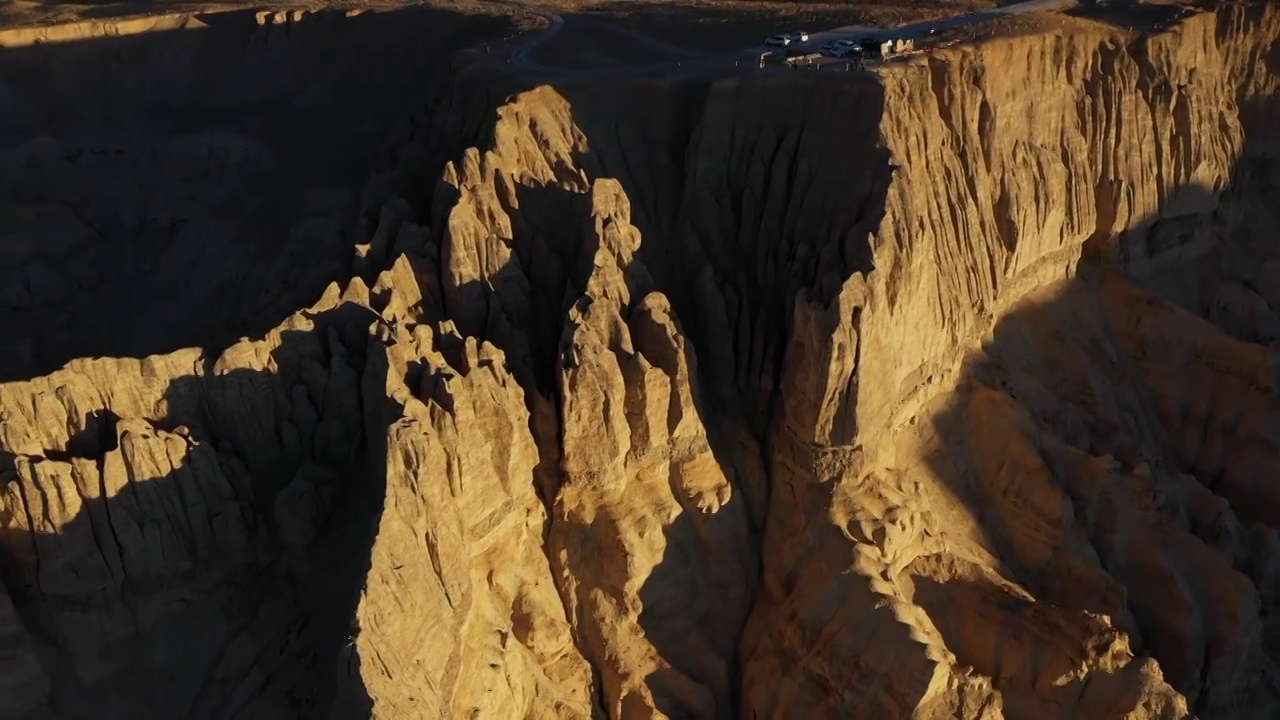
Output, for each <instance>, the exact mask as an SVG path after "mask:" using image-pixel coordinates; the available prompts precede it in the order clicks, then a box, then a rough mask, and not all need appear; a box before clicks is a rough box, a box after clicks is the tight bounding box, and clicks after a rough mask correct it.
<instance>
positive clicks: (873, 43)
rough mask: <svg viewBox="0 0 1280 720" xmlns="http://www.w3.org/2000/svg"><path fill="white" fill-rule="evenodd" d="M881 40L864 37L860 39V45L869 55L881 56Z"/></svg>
mask: <svg viewBox="0 0 1280 720" xmlns="http://www.w3.org/2000/svg"><path fill="white" fill-rule="evenodd" d="M880 44H881V43H880V41H879V40H877V39H875V38H873V37H864V38H862V39H861V40H859V41H858V47H860V48H862V52H863V54H864V55H866V56H867V57H879V56H880Z"/></svg>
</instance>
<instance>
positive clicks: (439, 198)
mask: <svg viewBox="0 0 1280 720" xmlns="http://www.w3.org/2000/svg"><path fill="white" fill-rule="evenodd" d="M797 75H800V74H799V73H785V72H784V73H781V74H768V73H766V74H758V75H757V74H751V75H744V76H740V77H733V78H721V79H714V80H711V79H692V78H687V79H680V80H666V81H656V80H634V81H626V82H619V83H613V84H611V85H609V86H601V85H600V84H592V83H581V84H562V85H559V86H557V87H555V88H552V87H546V86H544V87H538V88H533V89H519V88H513V87H511V86H510V85H509V84H507V82H508V81H502V80H499V79H496V78H494V77H493V76H492V75H490V74H489V73H488V72H487V71H485V70H483V69H477V68H472V69H470V70H462V71H460V72H459V73H458V74H457V77H456V79H455V84H454V87H453V92H452V94H451V95H450V99H449V100H448V101H447V102H443V103H441V104H440V105H438V106H437V107H435V108H433V110H432V113H431V114H430V116H429V117H427V118H424V119H423V120H422V122H421V123H420V125H419V127H418V128H417V129H416V130H415V132H414V134H413V139H412V142H411V143H409V144H408V145H407V146H406V147H405V149H404V150H403V152H402V154H401V157H400V162H399V165H398V166H397V167H396V168H395V169H394V170H392V171H390V172H388V173H385V174H383V175H380V176H378V177H375V178H374V179H373V180H372V181H371V182H370V183H369V185H368V186H367V188H366V192H365V195H364V199H363V205H362V207H363V210H362V213H361V217H360V219H359V221H358V224H359V225H360V230H359V234H360V235H361V236H362V237H361V239H362V240H363V242H360V244H359V245H358V246H357V247H356V248H355V260H354V266H353V267H354V270H355V274H354V276H353V277H352V278H351V279H350V280H349V281H345V282H343V283H333V284H331V285H330V286H329V287H328V289H327V290H326V291H325V292H324V294H323V296H322V297H321V298H320V299H319V300H318V301H317V302H316V303H314V304H313V305H312V306H311V307H309V308H307V309H305V310H301V311H299V312H297V313H295V314H293V315H292V316H291V317H289V318H288V319H287V320H285V322H284V323H283V324H281V325H280V326H279V327H277V328H275V329H274V330H272V331H270V332H269V333H267V334H266V335H265V336H264V337H261V338H257V339H250V340H243V341H241V342H239V343H238V344H235V345H234V346H232V347H231V348H229V349H227V350H226V351H225V352H222V353H220V354H217V355H216V356H215V355H214V354H210V353H205V352H204V351H201V350H199V349H190V350H180V351H177V352H174V353H170V354H166V355H158V356H151V357H148V358H145V359H141V360H136V359H107V358H103V359H78V360H73V361H71V362H70V363H68V364H67V365H66V366H65V367H63V368H61V369H60V370H57V371H56V372H53V373H52V374H48V375H45V376H41V377H36V378H33V379H29V380H23V381H15V382H11V383H7V384H3V385H0V451H3V452H2V453H0V458H3V477H4V482H3V494H2V495H0V528H2V529H3V532H2V533H0V568H2V569H3V575H2V576H0V577H2V578H3V586H4V588H5V589H6V591H7V597H8V599H5V598H4V596H2V595H0V647H3V648H4V649H5V652H3V653H0V687H4V688H5V692H4V693H3V694H0V717H21V718H26V717H30V718H37V717H65V718H81V717H83V718H89V717H92V718H114V717H119V718H126V717H128V718H134V717H195V718H222V717H250V718H252V717H263V718H268V717H269V718H281V717H298V718H315V717H334V718H346V717H365V716H369V715H372V716H375V717H381V718H413V717H421V718H436V717H472V718H482V717H483V718H489V717H494V718H517V717H524V718H566V717H567V718H599V717H610V718H642V717H670V718H729V717H750V718H764V717H770V718H772V717H918V718H944V717H966V718H970V717H972V718H999V717H1005V718H1042V717H1063V718H1066V717H1072V718H1135V719H1136V718H1183V717H1189V716H1192V715H1195V716H1200V717H1205V718H1245V717H1250V718H1251V717H1270V716H1271V715H1273V714H1274V713H1275V712H1277V711H1280V685H1277V682H1276V680H1277V678H1276V668H1275V659H1276V658H1277V657H1280V627H1277V625H1276V621H1275V614H1274V612H1273V611H1272V608H1274V607H1275V603H1276V593H1277V590H1280V538H1278V537H1277V533H1276V528H1277V526H1280V507H1278V504H1280V492H1278V491H1277V490H1276V488H1275V487H1274V483H1273V482H1272V477H1273V475H1274V474H1275V465H1276V463H1277V461H1278V458H1280V446H1278V445H1277V443H1278V442H1280V425H1278V424H1277V420H1278V419H1280V418H1277V417H1276V411H1277V404H1276V401H1275V394H1274V393H1275V390H1274V387H1275V372H1274V367H1273V365H1274V362H1273V352H1274V349H1275V345H1276V341H1277V337H1280V335H1277V333H1280V330H1277V329H1276V328H1280V317H1277V316H1276V314H1275V313H1274V312H1273V311H1272V308H1274V307H1280V306H1278V305H1276V304H1275V302H1274V301H1272V300H1271V298H1270V295H1271V294H1272V293H1275V292H1276V290H1274V289H1272V288H1274V287H1276V285H1275V284H1274V283H1270V284H1268V283H1267V282H1266V276H1268V275H1270V274H1273V273H1274V268H1275V263H1276V262H1277V260H1276V258H1275V255H1274V251H1273V250H1272V249H1271V248H1270V246H1269V243H1268V241H1269V237H1268V233H1267V231H1268V230H1269V229H1270V228H1274V227H1277V226H1278V225H1277V222H1276V221H1277V220H1278V219H1280V218H1277V217H1276V215H1277V212H1278V211H1277V209H1276V207H1275V206H1274V204H1273V203H1271V202H1269V192H1270V189H1271V188H1272V187H1274V185H1273V183H1274V180H1275V179H1276V177H1277V172H1278V170H1277V165H1276V164H1275V159H1274V155H1275V150H1276V149H1277V147H1278V145H1277V140H1278V139H1280V136H1278V134H1277V130H1276V128H1278V127H1280V123H1277V122H1276V120H1277V108H1278V107H1280V105H1277V100H1276V98H1275V93H1276V91H1277V87H1278V86H1280V10H1276V9H1273V8H1272V7H1269V6H1267V5H1265V4H1254V5H1235V6H1228V7H1223V8H1221V9H1218V10H1217V11H1215V12H1204V13H1200V14H1196V15H1194V16H1192V17H1189V18H1187V19H1186V20H1184V21H1183V22H1181V23H1179V24H1177V25H1175V26H1173V27H1171V28H1169V29H1168V30H1166V31H1164V32H1161V33H1158V34H1154V35H1146V36H1134V35H1129V34H1124V33H1122V32H1120V31H1119V30H1116V29H1111V28H1107V27H1104V26H1100V25H1094V24H1085V23H1078V22H1070V23H1064V25H1063V26H1062V27H1061V29H1058V30H1055V31H1050V32H1045V33H1040V34H1036V35H1032V36H1024V37H1009V38H1003V39H995V40H990V41H987V42H985V43H983V44H981V45H979V46H976V47H971V48H962V49H956V50H953V51H948V52H946V53H941V54H937V55H934V56H931V57H929V58H927V59H919V60H912V61H909V62H906V63H901V64H894V65H891V66H889V67H887V68H885V69H884V70H883V71H881V72H880V73H879V75H878V76H877V77H875V78H853V77H850V76H846V75H843V74H834V73H833V74H826V73H808V74H803V75H801V76H799V77H797ZM509 90H510V91H511V92H510V94H507V93H508V91H509ZM466 146H471V147H466ZM464 147H466V149H463V148H464ZM446 160H449V161H448V162H446ZM1277 300H1280V298H1277Z"/></svg>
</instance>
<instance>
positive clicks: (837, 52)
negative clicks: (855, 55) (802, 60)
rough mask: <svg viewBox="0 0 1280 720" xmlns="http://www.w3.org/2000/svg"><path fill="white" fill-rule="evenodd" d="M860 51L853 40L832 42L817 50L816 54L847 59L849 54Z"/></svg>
mask: <svg viewBox="0 0 1280 720" xmlns="http://www.w3.org/2000/svg"><path fill="white" fill-rule="evenodd" d="M855 51H861V48H859V47H858V43H856V42H854V41H853V40H832V41H831V42H829V43H827V44H826V45H823V46H822V47H821V48H819V49H818V52H820V53H822V54H823V55H828V56H830V57H838V58H842V57H848V56H849V55H850V53H851V52H855Z"/></svg>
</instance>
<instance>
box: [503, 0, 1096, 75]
mask: <svg viewBox="0 0 1280 720" xmlns="http://www.w3.org/2000/svg"><path fill="white" fill-rule="evenodd" d="M1078 4H1079V2H1078V0H1026V2H1020V3H1016V4H1013V5H1006V6H1004V7H1000V8H995V9H992V10H983V11H981V12H975V13H965V14H963V15H955V16H953V17H949V18H940V19H937V20H929V21H926V22H919V23H912V24H910V25H903V26H900V27H896V28H873V27H867V26H862V25H847V26H845V27H839V28H834V29H832V30H824V31H821V32H815V33H810V35H809V42H807V43H805V44H804V45H803V46H802V47H805V48H814V49H816V48H818V47H821V46H822V45H825V44H826V43H828V42H831V41H832V40H861V39H862V38H865V37H872V38H876V39H877V40H888V39H898V38H904V39H908V38H920V37H924V36H926V35H928V34H929V32H930V31H931V30H945V29H948V28H954V27H960V26H963V25H968V24H970V23H976V22H982V21H984V20H991V19H994V18H997V17H1000V16H1002V15H1018V14H1021V13H1029V12H1040V11H1045V10H1061V9H1064V8H1069V7H1075V6H1076V5H1078ZM544 17H545V18H546V19H547V21H548V23H549V24H548V26H547V28H546V29H544V30H542V31H541V32H539V33H538V34H536V35H534V36H533V37H531V38H529V39H528V40H525V41H524V42H523V43H521V44H520V45H518V46H517V47H516V48H515V49H514V50H512V51H511V57H510V61H509V62H510V63H511V64H512V65H515V66H516V67H519V68H521V69H522V70H526V71H530V72H537V73H546V74H550V75H553V76H560V77H575V78H585V77H605V76H612V75H619V74H622V73H653V72H662V71H678V70H682V69H689V70H693V69H708V68H711V67H715V66H724V65H726V64H728V63H731V62H734V61H743V60H748V59H751V58H753V57H754V56H755V55H757V54H758V53H760V52H761V51H763V50H766V49H767V48H765V47H764V46H763V45H759V46H752V47H749V48H746V49H744V50H742V51H740V52H735V53H723V54H713V53H707V54H703V55H697V54H695V53H693V52H692V51H684V50H678V49H676V48H672V47H671V46H669V45H667V44H666V43H662V42H661V41H658V40H656V39H652V38H650V39H651V40H652V42H651V43H650V44H651V45H654V46H655V47H663V48H665V49H666V50H667V51H668V52H672V51H676V52H678V53H679V54H681V55H684V57H683V58H681V59H680V60H666V61H662V62H655V63H637V64H633V65H627V66H625V67H607V68H572V67H562V66H555V65H543V64H542V63H539V62H538V61H537V60H535V59H533V55H532V54H533V52H534V51H535V50H537V49H538V48H539V47H541V46H542V45H543V44H545V43H546V42H548V41H550V40H552V39H554V38H555V37H556V36H557V35H559V34H560V32H561V31H562V30H564V26H565V20H564V18H563V17H561V16H559V15H553V14H547V15H544ZM628 34H632V35H636V36H639V35H640V34H641V33H639V31H630V30H629V31H628ZM672 54H675V53H674V52H673V53H672Z"/></svg>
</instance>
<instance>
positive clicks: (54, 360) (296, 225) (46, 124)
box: [0, 7, 510, 381]
mask: <svg viewBox="0 0 1280 720" xmlns="http://www.w3.org/2000/svg"><path fill="white" fill-rule="evenodd" d="M150 9H151V10H154V9H155V8H150ZM509 24H510V22H509V19H501V18H497V17H489V16H472V15H464V14H460V13H456V12H452V11H448V10H441V9H435V8H426V7H412V8H401V9H394V10H387V11H385V12H365V13H361V14H356V15H352V16H348V15H347V14H346V12H345V11H338V10H334V11H327V10H326V11H319V12H315V13H310V14H307V15H305V16H296V15H295V14H294V13H292V12H290V13H278V14H274V15H273V16H270V17H268V21H267V22H266V23H265V24H259V22H258V20H257V19H256V17H255V12H254V11H251V10H249V11H229V12H214V13H204V14H197V15H195V16H194V19H193V20H191V21H190V22H189V23H188V25H187V27H186V28H185V29H175V30H155V31H148V32H138V33H136V34H127V33H124V32H123V31H122V34H119V35H112V36H108V37H101V38H95V39H82V40H66V41H61V40H56V28H55V29H54V30H50V31H49V32H50V33H53V36H54V37H55V39H52V40H43V39H42V40H39V41H32V43H31V44H28V45H16V44H14V43H17V42H20V41H21V38H19V39H16V40H15V39H13V38H10V39H9V40H8V42H9V43H10V46H7V47H4V48H0V88H3V92H0V95H3V97H4V103H3V104H4V106H5V110H4V112H3V113H0V197H3V198H4V200H3V202H0V217H3V218H4V219H3V220H2V221H0V226H3V227H4V228H5V229H7V230H9V231H10V233H11V236H10V237H7V238H4V243H5V244H6V245H7V246H8V247H7V250H6V252H7V253H8V257H7V259H6V260H3V261H0V263H3V264H4V266H5V267H0V278H3V279H2V280H0V327H4V328H5V335H6V338H7V341H8V342H9V343H10V345H11V352H8V353H5V354H4V357H0V381H7V380H15V379H24V378H30V377H37V376H40V375H43V374H47V373H49V372H52V371H53V370H55V369H57V368H58V367H61V366H62V365H64V364H65V363H66V362H67V361H68V360H70V359H72V358H76V357H96V356H114V357H122V356H131V357H144V356H147V355H153V354H161V353H165V352H169V351H172V350H176V349H179V348H184V347H195V346H199V347H204V348H206V349H208V350H209V352H210V353H213V354H216V353H217V352H218V351H219V350H220V349H221V348H224V347H226V346H228V345H230V344H231V343H233V342H235V341H236V340H237V339H238V338H240V337H245V336H249V337H258V336H261V335H263V334H265V333H266V332H267V331H269V330H270V329H271V328H273V327H275V326H276V325H277V324H279V323H280V322H281V321H282V320H283V319H284V318H286V317H287V316H288V315H289V314H290V313H292V312H294V311H296V310H297V309H298V308H300V307H305V306H306V305H307V304H309V303H310V302H312V301H313V300H314V299H315V298H316V297H318V296H319V295H320V293H321V292H322V291H323V290H324V288H325V287H326V285H327V284H328V283H330V282H332V281H339V282H342V281H344V280H345V279H347V278H349V277H350V276H351V274H352V267H351V249H352V247H353V246H354V245H355V244H356V243H357V242H363V241H366V240H367V238H362V237H355V235H356V234H357V232H358V231H359V228H357V227H356V223H353V222H352V220H353V217H354V216H355V215H356V213H357V212H358V211H360V210H361V209H362V208H360V207H359V206H360V204H361V201H362V197H361V193H362V189H363V186H364V183H365V182H366V181H367V180H368V179H369V177H370V175H371V174H373V173H375V172H383V171H387V170H388V169H389V168H388V167H387V165H388V164H392V163H395V162H396V158H395V157H394V154H395V152H396V151H397V150H398V148H399V146H400V144H401V142H402V140H403V138H401V137H399V136H400V135H404V134H407V133H410V132H412V129H410V128H409V122H408V121H409V118H410V117H411V116H420V115H421V114H422V108H423V106H424V105H425V103H426V102H427V100H428V98H429V97H430V96H431V95H432V94H433V93H434V92H436V89H437V88H438V87H439V86H440V85H441V84H442V83H441V82H439V81H440V80H442V79H443V78H444V77H445V76H446V75H447V72H448V69H449V58H450V56H451V55H452V53H453V52H454V51H456V50H457V49H459V48H460V47H465V46H466V45H467V44H469V43H471V42H473V41H477V40H479V39H482V38H485V37H489V36H491V35H493V34H495V33H498V32H500V31H502V30H503V29H504V28H506V27H508V26H509ZM439 170H440V168H439V167H436V168H428V169H427V170H426V172H427V173H428V174H432V173H434V174H435V175H436V176H437V177H438V174H439ZM0 234H3V233H0Z"/></svg>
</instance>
